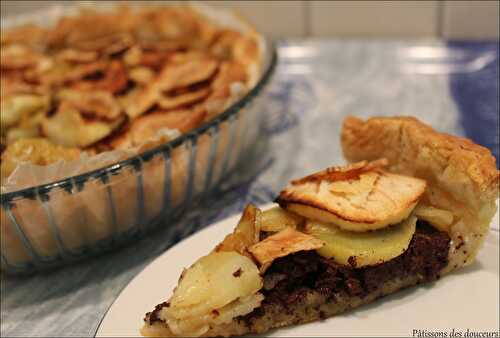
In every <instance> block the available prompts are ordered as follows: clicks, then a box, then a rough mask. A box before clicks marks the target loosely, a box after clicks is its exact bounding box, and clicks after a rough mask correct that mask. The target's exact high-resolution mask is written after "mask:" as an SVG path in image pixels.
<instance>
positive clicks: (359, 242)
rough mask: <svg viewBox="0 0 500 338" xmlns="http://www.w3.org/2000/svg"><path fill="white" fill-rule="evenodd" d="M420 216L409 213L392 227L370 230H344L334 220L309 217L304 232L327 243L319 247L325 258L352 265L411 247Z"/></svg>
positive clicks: (379, 259)
mask: <svg viewBox="0 0 500 338" xmlns="http://www.w3.org/2000/svg"><path fill="white" fill-rule="evenodd" d="M416 222H417V218H416V217H414V216H410V217H409V218H407V219H406V220H404V221H403V222H401V223H399V224H396V225H392V226H390V227H387V228H384V229H380V230H376V231H368V232H363V233H359V232H352V231H347V230H342V229H340V228H339V227H336V226H334V225H331V224H324V223H319V222H314V221H308V222H307V223H306V225H305V232H306V233H308V234H311V235H313V236H314V237H316V238H318V239H320V240H321V241H323V242H324V243H325V245H324V246H322V247H320V248H319V249H317V250H316V251H317V252H318V254H320V255H321V256H323V257H325V258H333V259H334V260H335V262H337V263H339V264H342V265H350V266H352V267H356V268H359V267H363V266H368V265H376V264H380V263H384V262H387V261H389V260H391V259H393V258H396V257H397V256H399V255H401V254H402V253H403V252H405V251H406V249H408V246H409V244H410V241H411V239H412V237H413V234H414V233H415V227H416Z"/></svg>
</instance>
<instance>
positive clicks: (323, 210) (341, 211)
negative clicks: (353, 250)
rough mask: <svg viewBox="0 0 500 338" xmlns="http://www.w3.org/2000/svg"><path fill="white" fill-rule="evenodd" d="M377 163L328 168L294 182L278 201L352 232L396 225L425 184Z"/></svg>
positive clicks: (303, 214) (421, 191) (416, 200)
mask: <svg viewBox="0 0 500 338" xmlns="http://www.w3.org/2000/svg"><path fill="white" fill-rule="evenodd" d="M377 162H378V163H380V162H379V161H376V162H372V163H367V162H365V161H363V162H360V163H356V164H353V165H350V166H347V167H345V168H329V169H327V170H325V171H322V172H319V173H317V174H314V175H311V176H308V177H306V178H304V179H301V180H297V181H294V182H292V185H290V186H288V187H287V188H286V189H285V190H284V191H282V192H281V193H280V196H279V198H278V199H277V202H278V203H279V204H280V205H281V206H282V207H284V208H286V209H287V210H290V211H292V212H294V213H297V214H299V215H301V216H303V217H306V218H308V219H311V220H316V221H320V222H324V223H332V224H335V225H337V226H338V227H340V228H342V229H344V230H349V231H356V232H364V231H369V230H376V229H381V228H385V227H387V226H390V225H392V224H397V223H399V222H401V221H402V220H404V219H406V218H407V217H408V216H409V215H410V213H411V212H412V210H413V209H414V208H415V206H416V205H417V203H418V200H419V198H420V197H421V196H422V194H423V193H424V191H425V188H426V182H425V181H424V180H421V179H417V178H413V177H408V176H401V175H396V174H392V173H388V172H385V171H382V170H380V169H378V168H376V167H375V165H376V164H377ZM374 167H375V169H374Z"/></svg>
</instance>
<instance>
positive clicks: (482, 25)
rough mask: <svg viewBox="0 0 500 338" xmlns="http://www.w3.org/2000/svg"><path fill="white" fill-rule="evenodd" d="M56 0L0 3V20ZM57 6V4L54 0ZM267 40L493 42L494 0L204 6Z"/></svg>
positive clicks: (495, 35)
mask: <svg viewBox="0 0 500 338" xmlns="http://www.w3.org/2000/svg"><path fill="white" fill-rule="evenodd" d="M54 2H57V1H9V0H2V1H0V3H1V15H2V17H4V16H6V15H10V14H16V13H20V12H24V11H26V10H30V9H35V8H40V7H44V6H47V5H50V4H51V3H54ZM59 2H60V1H59ZM210 4H211V5H213V6H225V7H229V8H232V9H235V10H236V11H238V12H239V13H241V14H242V15H243V16H245V17H247V18H248V19H249V20H250V21H251V22H253V23H254V24H255V25H256V26H257V27H258V28H259V29H260V30H261V31H263V32H264V33H266V34H269V35H272V36H279V37H283V36H288V37H297V36H321V37H327V36H350V37H352V36H362V37H363V36H364V37H374V36H387V37H401V36H412V37H413V36H419V37H422V36H424V37H443V38H447V39H492V38H493V39H498V36H499V33H498V29H499V28H498V18H499V12H498V11H499V6H498V4H499V1H498V0H492V1H439V0H436V1H210Z"/></svg>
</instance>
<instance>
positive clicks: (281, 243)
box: [248, 227, 324, 273]
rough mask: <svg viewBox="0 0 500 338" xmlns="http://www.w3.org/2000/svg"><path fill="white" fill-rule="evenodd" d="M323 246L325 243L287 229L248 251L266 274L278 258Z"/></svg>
mask: <svg viewBox="0 0 500 338" xmlns="http://www.w3.org/2000/svg"><path fill="white" fill-rule="evenodd" d="M323 245H324V243H323V241H321V240H319V239H317V238H315V237H313V236H311V235H307V234H304V233H302V232H300V231H297V230H294V229H292V228H290V227H287V228H285V229H283V230H281V231H280V232H278V233H277V234H274V235H272V236H269V237H267V238H266V239H264V240H263V241H261V242H259V243H257V244H254V245H253V246H251V247H250V248H249V249H248V251H250V252H251V253H252V255H253V256H254V257H255V259H256V260H257V261H258V262H259V263H260V265H261V268H260V271H261V273H264V271H266V269H267V268H268V267H269V266H270V265H271V263H272V262H273V261H274V260H275V259H276V258H279V257H284V256H288V255H290V254H292V253H294V252H298V251H307V250H314V249H318V248H321V247H322V246H323Z"/></svg>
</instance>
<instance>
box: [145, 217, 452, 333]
mask: <svg viewBox="0 0 500 338" xmlns="http://www.w3.org/2000/svg"><path fill="white" fill-rule="evenodd" d="M264 236H265V234H264ZM449 244H450V237H449V236H448V234H447V233H446V232H442V231H438V230H436V229H435V228H433V227H432V226H430V225H428V224H427V223H425V222H423V221H418V224H417V228H416V232H415V234H414V235H413V238H412V240H411V242H410V245H409V246H408V249H407V250H406V251H405V252H404V253H403V254H402V255H400V256H398V257H396V258H394V259H391V260H390V261H387V262H384V263H381V264H379V265H375V266H368V267H362V268H356V259H355V258H354V257H353V258H352V259H350V260H349V262H350V264H351V266H345V265H339V264H337V263H335V262H334V261H333V260H332V259H327V258H324V257H322V256H320V255H318V254H317V253H316V251H302V252H298V253H295V254H292V255H289V256H286V257H283V258H280V259H277V260H276V261H274V263H273V264H272V266H271V267H270V268H269V269H268V270H267V271H266V273H265V275H264V288H263V289H262V290H261V292H262V293H263V294H264V296H265V299H264V301H263V302H262V305H261V307H260V308H257V309H255V310H254V311H253V312H252V313H250V314H248V315H246V316H244V317H241V318H240V319H241V320H244V321H245V322H251V321H253V320H254V319H256V318H258V317H260V316H262V315H263V314H264V313H266V311H267V310H266V309H269V310H270V308H272V310H273V312H275V311H277V310H278V311H285V312H286V311H287V309H288V308H289V307H290V306H291V305H293V304H294V303H296V302H299V301H301V300H302V299H304V297H306V296H307V294H308V293H309V292H310V291H311V290H315V292H318V293H320V294H321V295H322V296H323V298H324V301H325V303H326V302H330V301H335V298H336V297H337V296H339V295H348V296H357V297H361V298H363V297H364V296H366V295H367V294H369V293H371V292H373V291H375V290H377V288H379V287H380V286H381V285H383V283H385V282H387V281H388V280H393V279H396V278H403V277H406V276H409V275H413V276H418V278H419V280H420V281H422V282H425V281H431V280H434V279H437V278H439V272H440V271H441V269H443V268H444V267H445V266H446V264H447V263H448V249H449ZM164 306H168V304H167V303H163V304H160V305H158V306H157V307H156V308H155V310H154V311H153V312H152V313H150V314H149V316H148V315H146V318H147V320H149V323H150V324H152V323H154V322H156V321H161V319H160V318H159V316H158V314H159V312H160V310H161V308H163V307H164Z"/></svg>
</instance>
